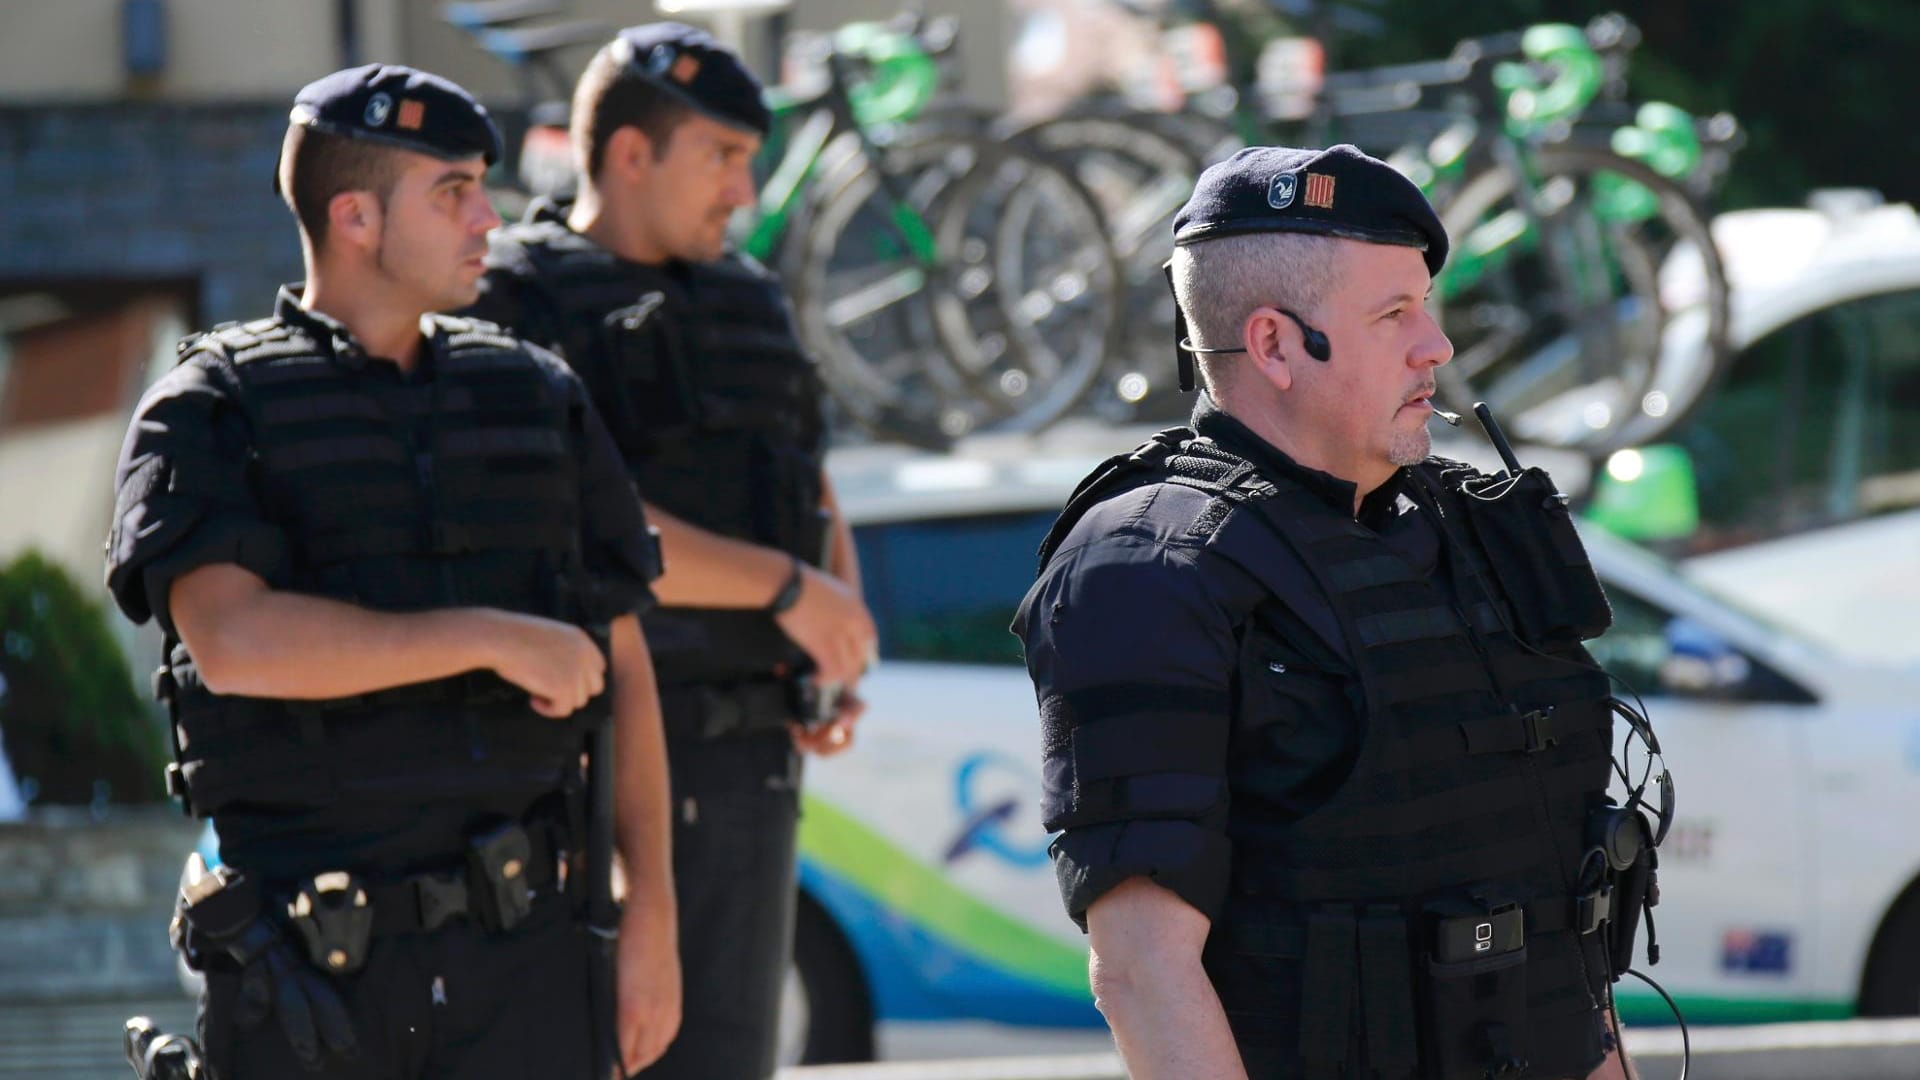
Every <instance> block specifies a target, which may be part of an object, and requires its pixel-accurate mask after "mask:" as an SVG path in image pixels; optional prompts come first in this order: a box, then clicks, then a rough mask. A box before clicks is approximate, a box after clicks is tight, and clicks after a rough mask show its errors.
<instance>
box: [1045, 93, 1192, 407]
mask: <svg viewBox="0 0 1920 1080" xmlns="http://www.w3.org/2000/svg"><path fill="white" fill-rule="evenodd" d="M1171 120H1173V118H1172V117H1168V116H1165V115H1163V114H1142V113H1140V112H1138V111H1137V110H1127V109H1125V107H1124V106H1122V105H1119V103H1114V102H1092V103H1086V104H1083V105H1081V106H1076V107H1075V108H1074V109H1072V110H1070V111H1069V112H1067V113H1064V114H1062V115H1060V116H1058V117H1055V118H1053V119H1050V120H1043V121H1040V122H1039V123H1037V124H1033V125H1031V126H1029V127H1026V128H1024V129H1021V130H1019V131H1017V132H1015V133H1014V135H1013V136H1012V137H1013V138H1015V139H1017V140H1020V141H1021V142H1023V143H1024V144H1025V145H1026V146H1029V147H1031V148H1032V149H1034V150H1035V151H1037V152H1039V153H1040V154H1043V155H1046V156H1048V157H1051V158H1053V159H1054V160H1055V161H1057V162H1059V163H1060V164H1062V165H1064V166H1065V167H1067V168H1069V169H1071V170H1073V174H1074V177H1075V178H1076V179H1077V180H1079V181H1080V184H1081V186H1082V187H1084V188H1086V189H1087V191H1088V192H1089V193H1090V194H1092V195H1093V197H1094V199H1095V200H1096V201H1097V202H1098V203H1099V205H1100V212H1101V216H1102V218H1103V219H1104V220H1105V222H1106V228H1107V237H1108V239H1109V240H1110V241H1112V243H1113V248H1114V254H1115V256H1116V257H1117V258H1118V259H1119V260H1120V265H1121V269H1122V272H1123V274H1124V278H1125V280H1124V285H1123V287H1124V289H1125V290H1126V292H1125V296H1126V303H1125V305H1124V307H1125V315H1124V318H1125V336H1124V338H1123V340H1122V342H1121V344H1120V346H1119V348H1117V349H1116V350H1114V352H1113V353H1112V354H1111V355H1110V356H1109V357H1108V359H1107V362H1106V364H1105V366H1104V367H1103V368H1102V370H1101V372H1100V375H1099V380H1098V384H1097V385H1096V387H1095V389H1094V390H1093V392H1092V393H1090V395H1089V399H1088V401H1087V402H1086V408H1087V410H1088V411H1090V412H1092V413H1093V414H1094V415H1096V416H1098V417H1100V418H1101V419H1103V420H1108V421H1113V422H1128V421H1134V420H1142V419H1149V418H1151V419H1175V420H1178V419H1185V416H1186V412H1187V410H1188V408H1189V407H1190V406H1189V404H1188V403H1187V401H1186V400H1185V397H1184V395H1182V394H1181V393H1180V391H1179V385H1178V380H1177V379H1176V377H1175V376H1176V373H1175V369H1174V362H1173V316H1174V302H1173V296H1172V294H1171V293H1170V292H1169V291H1168V289H1167V279H1166V275H1165V274H1163V273H1162V272H1161V270H1160V267H1161V264H1162V263H1164V262H1165V261H1166V258H1167V255H1168V254H1169V253H1170V252H1171V251H1172V248H1173V218H1174V215H1175V214H1176V213H1178V212H1179V210H1180V207H1181V206H1183V205H1185V204H1186V201H1187V198H1188V196H1189V195H1191V194H1192V193H1193V185H1194V181H1195V179H1197V178H1198V177H1199V175H1200V170H1201V167H1202V158H1201V155H1200V154H1199V152H1197V151H1196V150H1195V149H1194V148H1193V147H1192V146H1191V145H1189V144H1188V143H1187V142H1186V141H1184V140H1182V139H1179V138H1176V137H1175V136H1173V135H1171V134H1169V133H1168V132H1167V131H1166V130H1164V128H1165V127H1166V125H1167V124H1168V122H1170V121H1171Z"/></svg>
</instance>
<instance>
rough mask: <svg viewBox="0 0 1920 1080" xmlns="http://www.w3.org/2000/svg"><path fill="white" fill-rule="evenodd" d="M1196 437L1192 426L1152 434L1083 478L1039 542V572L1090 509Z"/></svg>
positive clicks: (1159, 463)
mask: <svg viewBox="0 0 1920 1080" xmlns="http://www.w3.org/2000/svg"><path fill="white" fill-rule="evenodd" d="M1193 438H1194V434H1193V430H1192V429H1191V428H1168V429H1167V430H1165V431H1158V432H1155V433H1154V435H1153V437H1152V438H1150V439H1148V440H1147V441H1146V442H1143V443H1141V444H1140V445H1139V446H1136V447H1134V448H1133V449H1132V450H1129V451H1127V452H1126V453H1124V454H1115V455H1114V456H1112V457H1110V458H1108V459H1107V460H1105V461H1103V462H1101V463H1100V464H1099V466H1097V467H1096V468H1095V469H1094V470H1093V471H1092V472H1091V473H1088V474H1087V476H1086V477H1085V478H1084V479H1082V480H1081V481H1080V483H1079V484H1078V485H1076V486H1075V487H1074V489H1073V494H1071V495H1069V496H1067V505H1066V506H1065V507H1063V508H1062V509H1061V511H1060V516H1059V517H1058V518H1056V519H1055V520H1054V523H1053V528H1051V529H1048V530H1047V535H1046V538H1045V539H1044V540H1041V541H1040V567H1039V570H1040V571H1045V570H1046V568H1047V564H1048V563H1049V562H1052V561H1053V554H1054V552H1055V551H1058V550H1059V548H1060V544H1061V542H1062V541H1064V540H1065V539H1066V538H1067V534H1068V533H1070V532H1072V531H1073V527H1074V526H1075V525H1078V524H1079V523H1080V519H1081V518H1082V517H1085V516H1086V513H1087V511H1088V510H1091V509H1093V507H1094V506H1095V505H1096V504H1097V503H1099V502H1100V501H1101V500H1102V499H1104V498H1106V497H1107V495H1109V494H1110V493H1111V492H1112V491H1113V490H1114V489H1115V488H1116V487H1118V486H1119V485H1120V484H1121V483H1122V482H1124V481H1125V480H1127V479H1128V478H1130V477H1132V476H1134V475H1135V474H1137V473H1140V472H1144V471H1146V470H1149V469H1159V468H1162V467H1163V466H1165V464H1166V463H1167V461H1168V460H1169V459H1170V458H1172V457H1173V455H1174V454H1175V453H1176V452H1177V451H1178V450H1179V448H1180V447H1181V446H1182V445H1184V444H1186V443H1188V442H1191V441H1192V440H1193Z"/></svg>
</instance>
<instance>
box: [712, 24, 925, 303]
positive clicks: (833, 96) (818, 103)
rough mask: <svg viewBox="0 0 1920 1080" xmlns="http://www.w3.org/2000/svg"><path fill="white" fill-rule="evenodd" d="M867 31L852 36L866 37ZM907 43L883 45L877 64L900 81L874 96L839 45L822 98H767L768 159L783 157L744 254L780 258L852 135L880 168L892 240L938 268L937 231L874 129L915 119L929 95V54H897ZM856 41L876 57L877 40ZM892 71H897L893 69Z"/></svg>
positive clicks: (829, 58)
mask: <svg viewBox="0 0 1920 1080" xmlns="http://www.w3.org/2000/svg"><path fill="white" fill-rule="evenodd" d="M869 25H871V24H861V25H859V26H856V27H855V28H850V29H856V30H865V27H866V26H869ZM840 36H841V37H842V38H843V39H844V38H846V37H847V36H848V34H847V31H845V30H843V31H842V33H841V35H840ZM903 36H904V35H894V36H893V37H892V38H890V39H879V40H883V41H885V42H886V43H887V44H890V45H893V46H894V48H893V49H891V50H889V51H888V52H887V53H886V54H884V55H881V56H879V57H878V58H877V59H876V60H875V63H876V64H877V65H879V66H880V67H881V69H882V71H883V73H885V74H890V75H894V76H896V77H894V78H892V79H890V80H888V81H889V83H890V85H888V86H887V87H885V88H883V89H881V90H879V91H877V92H869V93H866V94H864V95H863V94H862V93H861V92H860V85H861V84H860V83H859V82H858V81H857V80H856V79H855V78H854V77H853V74H852V72H851V71H850V70H849V67H848V61H849V58H848V56H847V55H845V54H843V53H842V52H841V50H840V47H839V46H838V45H836V46H834V47H833V48H832V49H831V50H830V51H828V52H827V54H826V58H825V59H826V68H827V86H826V89H825V90H823V91H822V92H821V93H820V94H819V95H817V96H815V97H813V98H810V99H805V100H795V99H792V98H790V97H788V96H786V95H784V94H779V93H771V94H769V97H770V98H771V99H772V104H773V112H774V123H775V125H776V126H775V135H774V137H773V138H771V139H769V140H768V144H767V152H769V153H772V152H778V153H779V155H780V156H779V162H778V164H777V165H775V166H774V168H773V170H772V172H771V173H770V174H769V176H768V178H767V181H766V183H764V184H763V185H761V189H760V199H759V202H758V203H757V205H756V206H755V211H754V221H753V224H752V227H751V228H750V229H749V230H748V232H747V236H746V238H745V239H744V240H743V241H742V243H741V248H742V249H743V250H744V251H746V253H747V254H749V255H752V256H753V257H754V258H756V259H760V260H761V261H763V262H764V261H769V260H771V259H772V258H773V257H774V256H775V255H776V254H777V253H778V251H779V249H780V245H781V243H782V242H783V241H784V240H785V238H786V233H787V228H788V226H789V225H790V224H791V223H792V220H793V216H794V214H795V212H796V211H797V209H798V207H799V205H800V201H801V199H803V198H804V197H805V193H806V190H807V188H808V186H809V185H810V184H811V182H812V181H813V180H814V178H815V177H816V175H817V174H818V172H819V168H820V163H821V160H822V158H823V157H824V156H825V154H826V151H827V148H828V147H829V146H831V145H833V143H834V142H835V141H836V140H837V139H838V138H840V137H841V136H843V135H847V134H851V135H853V136H854V138H855V139H856V141H857V143H858V145H859V147H860V153H861V154H862V155H863V156H864V157H865V158H866V160H867V161H869V162H871V163H872V164H873V165H874V166H875V170H874V172H875V176H876V177H877V179H878V180H879V182H880V186H881V189H882V191H883V192H884V194H885V195H886V197H887V199H888V201H889V204H890V205H889V207H888V214H887V223H888V226H889V229H890V231H892V232H893V233H894V236H895V239H897V240H899V241H900V243H901V245H902V247H903V248H904V249H905V251H906V252H907V253H908V254H909V255H910V256H911V257H912V258H913V260H914V261H915V262H916V263H918V264H920V266H921V267H922V268H923V269H930V268H932V267H933V266H935V265H936V263H937V261H938V252H937V250H936V248H937V243H936V241H935V239H934V235H933V229H932V227H931V226H929V225H928V224H927V221H926V219H925V218H924V217H922V216H921V215H920V212H919V211H918V210H916V209H914V207H913V205H912V204H911V202H909V201H908V199H907V196H906V193H905V192H903V191H901V190H900V188H899V185H898V182H897V180H896V179H895V178H894V177H893V176H891V175H889V174H888V173H887V172H886V170H885V169H884V168H883V167H882V161H883V156H882V154H881V152H880V148H879V146H878V144H877V142H876V140H875V138H874V136H873V133H872V130H871V127H872V125H873V124H874V123H875V122H876V121H877V122H895V121H899V120H910V119H912V118H913V117H914V116H916V115H918V113H919V112H920V110H921V108H922V107H924V105H925V103H926V100H927V99H928V97H930V96H931V90H932V86H933V84H932V83H931V82H928V81H927V79H926V74H925V72H927V71H930V70H931V68H930V66H929V65H931V58H930V57H929V56H928V55H927V54H926V53H925V52H924V51H917V52H916V51H914V50H911V49H906V50H902V49H900V48H899V47H898V46H899V40H900V38H901V37H903ZM853 41H854V43H855V44H856V45H857V46H863V47H864V48H865V49H866V50H868V51H871V50H873V48H874V44H875V42H876V35H875V34H873V33H871V32H867V33H858V34H856V35H854V37H853ZM888 65H892V67H891V69H889V68H888ZM902 68H905V69H907V70H906V72H905V74H904V75H901V73H900V72H901V69H902ZM803 113H804V114H805V116H806V119H805V120H803V121H800V122H799V124H798V126H797V127H796V126H795V123H794V118H795V117H796V116H798V115H800V114H803Z"/></svg>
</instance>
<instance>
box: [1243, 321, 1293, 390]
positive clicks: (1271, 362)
mask: <svg viewBox="0 0 1920 1080" xmlns="http://www.w3.org/2000/svg"><path fill="white" fill-rule="evenodd" d="M1240 337H1241V344H1242V345H1244V346H1245V347H1246V350H1247V362H1248V363H1249V364H1250V365H1252V367H1253V369H1254V370H1255V371H1258V372H1259V373H1260V375H1261V377H1262V378H1265V379H1266V380H1267V381H1268V382H1270V383H1272V384H1273V386H1274V388H1275V389H1278V390H1289V389H1292V387H1293V365H1294V364H1296V363H1299V362H1300V361H1301V360H1303V359H1304V358H1305V357H1306V355H1307V353H1306V344H1305V342H1304V341H1302V340H1301V337H1300V328H1299V327H1298V326H1295V325H1294V322H1293V320H1292V319H1289V318H1287V317H1286V316H1285V315H1282V314H1280V313H1279V312H1278V311H1275V310H1274V309H1272V308H1267V307H1263V308H1254V309H1253V313H1252V314H1251V315H1248V316H1247V321H1246V323H1245V324H1243V325H1242V326H1241V327H1240Z"/></svg>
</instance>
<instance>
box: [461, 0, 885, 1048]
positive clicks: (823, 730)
mask: <svg viewBox="0 0 1920 1080" xmlns="http://www.w3.org/2000/svg"><path fill="white" fill-rule="evenodd" d="M769 121H770V117H769V114H768V111H767V107H766V105H765V104H764V103H763V102H762V100H761V89H760V84H759V81H758V80H757V79H755V78H754V77H753V75H752V74H751V73H750V72H749V71H747V69H746V68H745V67H744V66H743V65H742V64H741V62H740V59H739V57H737V56H735V55H734V54H733V53H732V52H730V51H728V50H727V49H725V48H724V47H722V46H721V45H720V44H719V43H718V42H716V41H715V40H714V39H713V38H712V37H711V36H709V35H707V34H706V33H704V32H702V31H699V30H695V29H693V28H691V27H687V26H683V25H680V24H678V23H655V24H651V25H647V26H637V27H631V28H629V29H627V30H623V31H621V32H620V34H619V35H618V36H616V37H615V38H614V39H613V40H612V41H611V42H609V43H608V44H607V45H606V47H605V48H603V49H601V50H600V52H599V54H598V55H597V56H595V57H594V58H593V60H592V61H591V62H590V63H589V64H588V65H587V68H586V71H585V72H584V73H582V75H581V76H580V80H579V83H578V85H577V86H576V88H575V90H574V97H573V115H572V135H573V150H574V157H575V164H576V166H577V167H578V168H579V170H580V177H579V181H580V186H579V190H580V194H579V198H578V201H576V202H574V203H573V204H571V205H567V206H556V205H551V204H546V203H537V204H536V205H535V207H534V208H533V209H532V211H530V213H529V215H528V219H527V220H526V221H524V222H522V223H520V224H518V225H515V226H512V227H510V228H507V229H503V230H501V231H500V232H499V233H497V234H496V235H495V237H494V243H493V249H492V251H491V253H490V254H489V256H488V260H489V263H488V264H489V270H488V274H487V277H486V279H485V281H484V282H483V287H484V289H485V292H484V295H483V296H482V297H481V300H480V302H479V303H478V304H477V305H475V306H474V307H473V308H472V309H471V310H472V311H473V312H475V313H477V314H480V315H481V316H482V317H484V318H488V319H493V320H497V321H499V322H501V323H502V324H505V325H508V326H511V327H513V328H514V329H515V331H516V332H518V333H521V334H523V335H525V336H527V337H529V338H531V339H532V340H534V341H538V342H541V343H542V344H546V345H550V346H552V347H554V348H556V349H557V350H558V351H560V352H562V353H563V354H564V355H565V356H566V358H567V361H568V363H570V364H572V365H573V367H574V368H575V370H577V371H579V372H580V373H581V374H582V376H583V377H584V378H585V379H586V382H587V385H588V387H589V388H590V389H591V390H592V392H593V395H594V400H595V401H596V402H597V403H598V404H599V405H600V407H601V411H602V412H604V413H605V414H606V416H607V418H608V423H609V426H610V427H611V428H612V430H613V437H614V440H615V442H616V443H618V444H619V446H620V449H621V452H622V453H623V455H624V456H625V458H626V463H627V467H628V469H630V470H631V471H632V474H633V476H634V478H635V479H636V480H637V481H638V482H639V485H640V489H641V491H642V492H643V493H644V494H645V495H646V498H647V513H648V516H649V517H650V518H651V519H652V520H653V521H655V522H656V523H657V524H658V525H659V528H660V537H661V546H662V549H663V555H664V561H665V565H666V572H665V575H664V576H663V577H661V579H660V580H659V581H658V582H657V583H656V584H655V590H656V592H657V593H658V595H659V597H660V606H659V607H657V608H655V609H654V610H653V611H651V612H649V613H648V614H647V616H646V620H645V622H646V631H647V639H648V641H649V642H650V643H651V644H652V646H653V650H654V663H655V666H656V668H657V669H658V671H659V673H660V686H661V705H662V710H663V713H664V715H665V719H666V729H667V740H668V765H669V768H670V769H671V772H672V777H673V796H674V802H673V809H674V816H673V859H674V882H675V887H676V889H677V890H678V893H679V898H680V950H681V956H682V961H683V963H682V966H683V969H684V971H685V974H686V992H685V1003H686V1018H685V1021H684V1023H683V1024H682V1026H681V1031H680V1037H679V1039H678V1040H676V1041H675V1042H674V1044H673V1046H671V1047H670V1048H669V1049H668V1051H667V1054H666V1056H665V1057H663V1058H662V1059H661V1061H660V1062H659V1064H657V1065H656V1066H654V1067H653V1068H652V1069H650V1070H649V1071H648V1072H647V1076H649V1077H689V1078H698V1080H749V1078H754V1077H762V1076H768V1075H771V1073H772V1071H773V1066H774V1050H775V1047H774V1036H775V1033H776V1028H777V1026H778V1016H779V1002H780V987H781V984H782V979H783V976H784V974H785V971H786V967H787V960H788V955H789V951H790V949H789V942H790V940H791V937H792V925H793V918H794V904H795V897H796V891H795V882H794V842H795V828H796V824H797V819H798V812H799V801H798V800H799V775H800V772H799V759H798V754H797V751H809V752H814V753H819V754H831V753H837V752H839V751H841V750H844V749H846V747H847V746H848V745H849V744H850V741H851V736H852V732H853V724H854V722H855V720H856V719H857V718H858V716H859V714H860V709H861V705H860V702H859V699H858V698H857V697H856V696H855V695H854V693H853V688H854V685H855V683H856V682H857V681H858V679H859V676H860V674H861V672H862V670H863V668H864V665H865V663H866V659H867V656H868V654H869V652H870V651H871V650H872V648H873V643H874V637H875V633H874V627H873V621H872V618H871V616H870V615H869V614H868V613H867V609H866V606H865V604H864V603H863V602H862V601H861V597H860V587H859V571H858V568H857V566H856V564H855V559H854V549H853V542H852V537H851V534H850V533H849V532H848V530H847V527H846V523H845V522H844V520H842V519H841V517H840V515H839V512H838V510H837V508H836V506H835V504H834V499H833V493H832V489H831V488H830V487H829V486H828V484H827V478H826V474H825V471H824V468H823V464H824V454H825V425H824V422H823V420H822V416H821V388H820V383H819V380H818V378H817V376H816V374H815V372H814V369H813V364H812V362H811V360H810V358H809V357H808V356H807V355H806V353H805V352H804V351H803V349H802V347H801V345H800V342H799V340H798V338H797V337H796V335H795V331H794V327H793V322H792V318H791V316H790V313H789V310H788V304H787V300H786V296H785V294H784V293H783V291H782V290H781V288H780V286H779V284H778V283H777V282H776V281H775V280H774V279H773V277H772V275H770V274H769V273H768V272H767V271H766V270H765V269H763V268H761V267H760V266H759V265H758V264H757V263H755V262H753V261H752V260H751V259H748V258H746V257H744V256H741V255H738V254H735V253H731V252H729V251H728V250H727V247H726V232H727V223H728V218H729V217H730V216H731V215H732V214H733V212H734V211H735V210H737V209H739V208H740V207H742V206H745V205H747V204H749V203H751V202H752V201H753V199H754V184H753V178H752V173H751V171H750V165H751V162H752V159H753V156H754V154H755V152H756V151H757V150H758V149H759V146H760V142H761V140H762V138H764V137H765V136H766V134H767V130H768V124H769ZM822 685H830V686H835V687H838V688H839V693H838V696H837V698H833V699H830V700H829V701H828V703H827V704H825V705H824V706H823V705H819V704H814V703H810V702H809V700H808V690H809V689H810V688H813V687H819V686H822Z"/></svg>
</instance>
